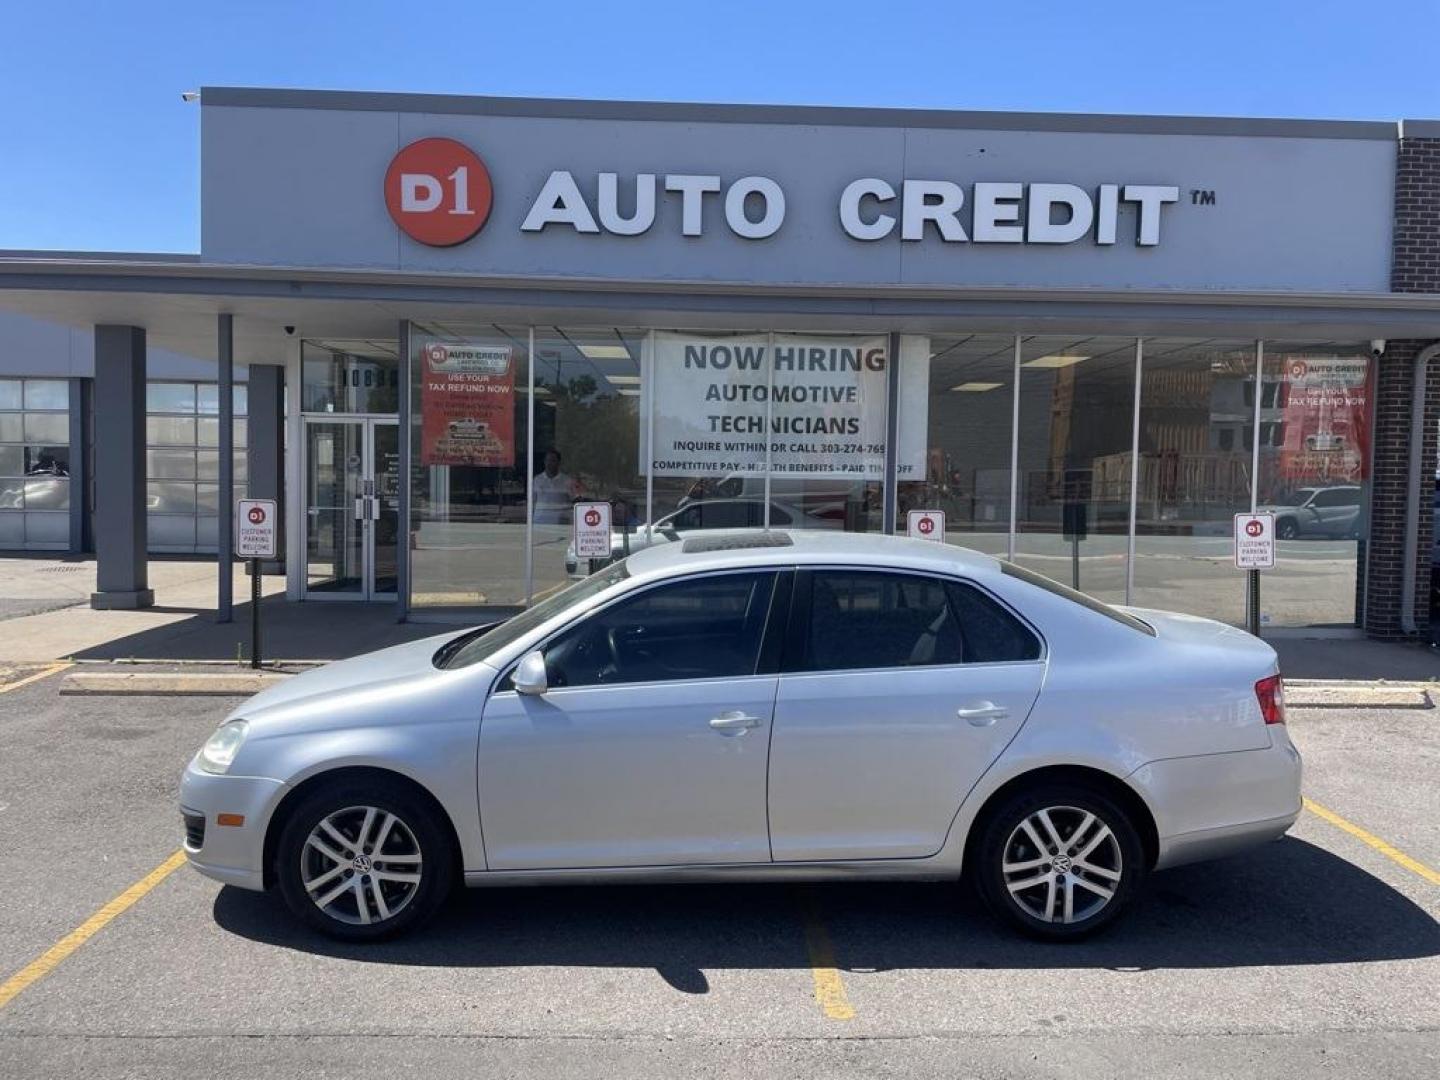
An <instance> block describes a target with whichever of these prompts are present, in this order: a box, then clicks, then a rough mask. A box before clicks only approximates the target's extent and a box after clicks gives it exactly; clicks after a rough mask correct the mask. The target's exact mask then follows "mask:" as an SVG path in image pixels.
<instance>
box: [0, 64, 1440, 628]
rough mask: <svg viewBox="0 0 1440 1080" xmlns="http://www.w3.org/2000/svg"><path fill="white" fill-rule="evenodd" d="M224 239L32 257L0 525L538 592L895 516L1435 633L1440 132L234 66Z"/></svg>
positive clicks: (1097, 570) (98, 545)
mask: <svg viewBox="0 0 1440 1080" xmlns="http://www.w3.org/2000/svg"><path fill="white" fill-rule="evenodd" d="M199 108H200V116H201V121H200V122H201V192H200V196H201V197H200V209H201V221H202V228H201V250H200V252H199V253H198V254H165V253H153V252H147V253H140V254H135V253H125V254H119V253H91V252H37V251H5V252H0V548H4V549H19V550H52V551H71V552H81V551H93V552H94V553H95V556H96V558H97V561H98V572H99V591H98V592H97V593H96V594H95V596H94V598H93V603H94V605H95V606H97V607H138V606H145V605H147V604H149V603H151V602H153V594H152V592H151V591H150V588H149V584H148V581H147V569H146V560H147V556H148V555H149V554H155V553H165V552H175V553H196V552H201V553H209V552H218V554H219V557H220V559H221V564H222V567H224V568H225V569H224V571H222V575H221V578H222V586H221V592H222V594H223V595H224V597H225V598H226V599H225V600H224V601H219V603H220V606H221V607H222V609H224V608H226V607H227V606H228V596H229V592H228V585H229V579H230V576H231V574H233V573H234V570H233V568H232V558H233V554H234V544H233V531H234V516H235V507H234V503H235V500H236V499H237V498H239V497H241V496H244V495H249V496H250V497H255V498H273V499H276V500H277V502H278V504H279V508H280V512H281V513H280V517H281V524H282V530H281V531H282V545H281V549H280V551H279V553H278V557H277V558H276V559H275V560H274V561H273V562H270V563H268V564H266V567H265V569H266V570H267V571H268V572H270V573H276V574H284V575H285V578H286V595H287V596H288V597H289V599H291V600H293V601H304V602H317V603H318V602H372V603H383V604H388V605H391V606H392V607H393V609H394V611H395V613H396V616H397V618H401V619H420V620H425V619H428V620H435V621H463V620H467V619H471V618H474V617H476V616H477V615H484V614H486V613H492V612H502V611H513V610H515V609H517V608H520V607H523V606H524V605H526V604H528V603H530V602H532V601H533V600H535V599H536V598H538V597H542V596H544V595H548V594H549V593H551V592H553V591H554V590H555V589H557V588H559V587H560V586H561V585H563V584H564V583H565V582H566V581H567V580H569V579H570V577H571V576H573V575H574V574H577V573H581V572H583V571H584V569H586V565H585V564H584V563H583V562H578V563H577V560H576V558H575V556H574V554H573V551H572V550H571V545H570V540H571V528H570V521H571V514H572V504H573V503H575V502H576V501H605V502H608V503H609V504H610V506H611V509H612V516H613V520H614V525H615V529H616V532H617V534H618V535H617V541H616V543H617V545H618V546H619V547H620V548H621V549H624V548H626V547H629V546H632V545H634V546H638V545H640V544H641V543H643V542H645V541H644V537H645V536H646V534H647V532H653V531H654V530H651V529H649V528H648V526H649V525H654V526H655V528H656V529H658V530H659V533H660V534H661V535H674V531H675V530H676V529H685V528H697V527H714V526H722V525H723V526H728V525H748V526H765V525H769V526H771V527H784V528H828V529H848V530H852V531H868V532H877V533H878V532H890V531H902V532H903V531H904V530H905V527H906V520H907V514H908V512H909V511H912V510H932V511H943V513H944V515H945V520H944V536H945V539H946V540H948V541H949V542H951V543H955V544H962V545H966V546H970V547H975V548H979V549H981V550H984V551H988V552H991V553H994V554H996V555H999V556H1001V557H1004V558H1008V559H1012V560H1015V561H1016V562H1018V563H1021V564H1023V565H1026V566H1029V567H1032V568H1033V569H1036V570H1039V571H1041V572H1042V573H1046V574H1048V575H1050V576H1052V577H1054V578H1057V579H1059V580H1061V581H1064V582H1066V583H1070V584H1076V585H1078V587H1079V588H1080V589H1081V590H1083V591H1085V592H1087V593H1089V594H1091V595H1093V596H1096V597H1098V598H1100V599H1103V600H1106V601H1109V602H1114V603H1130V604H1134V605H1138V606H1142V607H1164V608H1173V609H1177V610H1181V611H1188V612H1193V613H1196V614H1200V615H1206V616H1211V617H1214V618H1220V619H1224V620H1227V621H1230V622H1235V623H1239V622H1242V621H1243V619H1244V617H1245V612H1246V606H1245V605H1246V594H1245V576H1244V574H1243V573H1242V572H1241V571H1238V570H1236V569H1235V568H1234V565H1233V562H1232V558H1231V554H1232V553H1231V548H1232V540H1231V537H1232V523H1233V519H1234V516H1235V515H1236V514H1240V513H1247V512H1250V511H1253V510H1257V509H1259V510H1271V511H1273V512H1274V513H1275V515H1276V517H1275V520H1276V528H1277V534H1278V544H1277V559H1276V565H1275V568H1274V569H1273V570H1268V571H1265V572H1264V575H1263V586H1262V589H1261V596H1260V606H1261V614H1262V621H1263V623H1264V625H1265V626H1266V627H1267V628H1268V630H1269V631H1270V632H1275V633H1281V632H1303V633H1310V634H1314V633H1324V634H1336V635H1345V634H1354V635H1359V634H1368V635H1371V636H1376V637H1382V638H1396V637H1403V636H1407V635H1411V634H1424V633H1426V632H1427V631H1428V627H1429V621H1430V580H1431V546H1432V500H1433V498H1434V491H1435V473H1436V437H1435V436H1436V430H1437V421H1440V409H1437V406H1440V369H1437V370H1434V371H1432V370H1430V369H1431V367H1432V366H1433V365H1431V364H1430V360H1431V358H1432V356H1433V355H1435V354H1436V353H1440V122H1436V121H1408V120H1407V121H1403V122H1400V123H1394V122H1373V123H1372V122H1352V121H1344V122H1339V121H1334V122H1332V121H1308V120H1307V121H1300V120H1269V119H1263V120H1262V119H1210V118H1180V117H1147V116H1083V115H1058V114H1053V115H1052V114H1030V113H975V112H946V111H917V110H894V109H850V108H809V107H771V106H727V105H693V104H661V103H632V102H599V101H595V102H591V101H552V100H534V99H498V98H480V97H444V96H426V95H410V94H372V93H335V92H321V91H292V90H257V89H233V88H207V89H204V90H202V91H201V93H200V106H199Z"/></svg>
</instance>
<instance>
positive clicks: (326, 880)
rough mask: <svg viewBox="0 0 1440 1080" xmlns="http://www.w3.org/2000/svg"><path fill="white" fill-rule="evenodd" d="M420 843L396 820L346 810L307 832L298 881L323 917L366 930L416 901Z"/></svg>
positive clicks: (375, 811)
mask: <svg viewBox="0 0 1440 1080" xmlns="http://www.w3.org/2000/svg"><path fill="white" fill-rule="evenodd" d="M421 862H422V859H421V854H420V844H419V841H417V840H416V838H415V834H414V832H413V831H412V830H411V829H410V827H409V826H408V825H406V824H405V822H404V821H402V820H401V819H400V818H399V817H398V816H396V815H395V814H393V813H391V812H390V811H388V810H381V809H379V808H378V807H374V806H347V807H345V808H344V809H343V810H336V811H335V812H334V813H331V814H327V815H326V816H325V817H323V818H321V819H320V821H319V822H318V823H317V824H316V825H315V827H314V828H313V829H311V830H310V834H309V835H308V836H307V837H306V838H305V844H304V847H303V848H302V849H301V852H300V881H301V884H302V885H303V886H304V888H305V892H306V895H308V896H309V897H310V900H311V901H312V902H313V903H314V904H315V906H316V907H317V908H319V909H320V910H321V911H322V912H323V913H324V914H325V915H326V916H327V917H329V918H331V919H335V920H336V921H338V922H342V923H346V924H349V925H351V926H369V925H371V924H372V923H378V922H383V921H384V920H387V919H390V918H393V917H394V916H396V915H398V914H399V913H400V912H401V911H403V910H404V909H405V907H406V906H407V905H408V904H409V903H410V901H411V900H413V899H414V898H415V895H416V893H417V892H418V891H419V889H420V879H421V874H422V866H421Z"/></svg>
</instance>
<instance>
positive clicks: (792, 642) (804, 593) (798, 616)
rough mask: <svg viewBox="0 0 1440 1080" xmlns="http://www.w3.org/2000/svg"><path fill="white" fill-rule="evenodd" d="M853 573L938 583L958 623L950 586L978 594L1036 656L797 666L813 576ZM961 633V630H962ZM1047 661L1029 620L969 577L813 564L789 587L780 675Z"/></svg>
mask: <svg viewBox="0 0 1440 1080" xmlns="http://www.w3.org/2000/svg"><path fill="white" fill-rule="evenodd" d="M831 571H833V572H839V573H854V574H886V575H891V576H898V577H915V578H920V579H922V580H924V581H927V582H933V583H938V584H939V585H940V586H941V588H942V589H943V590H944V592H945V603H946V604H947V605H952V613H953V614H954V616H955V618H956V620H957V621H958V620H959V613H958V612H954V611H953V601H952V599H951V597H950V586H952V585H959V586H962V587H969V588H971V589H974V590H975V591H976V592H978V593H980V594H981V595H982V596H984V597H985V598H986V599H988V600H991V601H993V602H994V603H995V604H996V605H997V606H998V607H999V608H1000V609H1001V610H1002V611H1004V612H1006V613H1007V614H1009V615H1010V616H1011V617H1012V618H1014V619H1016V620H1017V621H1018V622H1019V623H1020V625H1021V626H1023V627H1024V628H1025V629H1026V630H1027V631H1028V632H1029V633H1031V634H1032V635H1034V637H1035V640H1036V641H1037V642H1039V645H1040V654H1039V655H1038V656H1036V657H1035V658H1034V659H1033V660H978V661H965V660H961V661H958V662H956V663H951V664H905V665H889V664H882V665H877V666H872V667H863V668H811V667H804V666H801V664H802V662H803V661H804V659H805V657H806V651H807V649H808V646H809V634H810V605H811V598H812V596H813V586H814V580H815V574H817V573H826V572H831ZM962 630H963V628H962ZM1049 658H1050V644H1049V642H1048V641H1046V639H1045V635H1044V634H1042V633H1041V632H1040V628H1039V627H1037V626H1036V625H1035V624H1034V623H1033V622H1032V621H1031V620H1029V619H1027V618H1026V617H1025V616H1024V615H1023V614H1022V613H1021V612H1019V611H1018V610H1016V608H1015V605H1014V604H1012V603H1010V602H1009V601H1007V600H1006V599H1005V598H1004V597H1003V596H1000V595H998V594H997V593H996V592H995V591H994V590H993V589H987V588H986V587H985V586H984V585H982V584H981V583H980V582H978V581H976V580H975V579H974V578H972V577H965V576H963V575H959V574H947V573H943V572H939V571H934V570H918V569H916V568H914V567H909V566H882V565H870V564H858V565H857V564H853V563H852V564H844V563H834V564H831V563H823V564H822V563H817V564H814V565H809V566H801V567H799V568H798V570H797V573H796V576H795V583H794V585H793V587H792V593H791V602H790V619H789V623H788V624H787V628H786V634H785V653H784V656H783V657H782V658H781V664H780V674H781V675H851V674H855V673H857V672H879V671H941V670H950V669H956V668H959V669H963V670H967V671H969V670H975V669H979V668H991V667H1011V666H1014V665H1017V664H1044V663H1046V662H1047V661H1048V660H1049Z"/></svg>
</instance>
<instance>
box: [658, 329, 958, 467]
mask: <svg viewBox="0 0 1440 1080" xmlns="http://www.w3.org/2000/svg"><path fill="white" fill-rule="evenodd" d="M653 340H654V344H653V351H647V353H646V360H645V371H644V380H643V382H642V390H643V392H644V393H646V394H647V395H651V396H653V397H654V401H655V442H654V453H653V454H652V455H650V462H651V466H652V468H653V471H654V474H655V475H656V476H687V477H694V476H729V475H734V474H740V475H758V474H762V473H764V471H765V468H766V463H767V461H768V462H769V466H770V471H771V474H772V475H774V476H777V477H790V478H794V479H802V480H803V479H807V478H844V479H853V480H866V479H879V478H881V477H883V476H884V473H885V394H886V370H887V367H888V365H889V357H888V355H887V351H888V350H887V341H886V338H885V337H883V336H875V337H815V336H802V335H796V334H775V335H774V336H773V337H771V336H769V335H765V334H750V335H728V334H715V335H700V334H678V333H657V334H655V335H654V336H653ZM915 341H916V342H917V343H919V344H916V345H914V347H913V348H912V347H910V346H909V345H908V343H907V345H906V346H902V348H905V349H906V354H905V365H906V372H907V377H906V381H905V385H904V387H902V394H903V395H904V399H903V400H902V401H901V403H900V409H901V414H902V415H903V416H904V417H905V423H904V424H902V425H901V430H902V433H905V434H903V435H902V443H901V446H900V447H899V454H898V461H899V472H900V476H901V478H902V479H905V478H910V477H914V476H918V475H923V473H924V457H925V443H924V437H925V431H926V408H927V404H928V397H927V393H926V390H927V387H928V385H929V378H928V374H927V372H928V365H929V359H930V352H929V341H928V339H926V338H917V339H915ZM647 404H648V399H647ZM640 433H641V435H640V438H641V460H642V461H643V460H645V457H646V455H645V439H646V437H647V434H648V432H647V425H645V424H641V425H640Z"/></svg>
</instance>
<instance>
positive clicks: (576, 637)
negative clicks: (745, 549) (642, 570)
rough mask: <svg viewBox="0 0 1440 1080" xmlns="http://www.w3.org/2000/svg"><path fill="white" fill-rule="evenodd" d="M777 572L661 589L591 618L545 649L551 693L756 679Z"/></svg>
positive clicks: (720, 576)
mask: <svg viewBox="0 0 1440 1080" xmlns="http://www.w3.org/2000/svg"><path fill="white" fill-rule="evenodd" d="M774 586H775V574H774V573H772V572H763V573H748V574H718V575H711V576H708V577H701V578H688V579H685V580H683V581H676V582H672V583H670V584H667V585H658V586H656V587H655V588H653V589H647V590H646V591H644V592H642V593H640V594H639V595H637V596H634V597H631V598H630V599H627V600H621V601H619V602H617V603H615V604H612V605H611V606H609V607H607V608H605V609H604V610H603V611H598V612H596V613H595V614H593V615H590V616H588V617H587V618H585V619H583V620H582V621H581V622H580V623H578V624H577V625H576V626H574V627H572V628H570V629H569V630H566V631H564V632H563V633H561V634H560V635H559V636H558V637H556V638H555V639H554V640H553V641H551V642H550V643H549V644H548V645H546V646H545V668H546V679H547V681H548V683H549V685H550V686H551V687H556V688H558V687H579V686H599V685H605V686H609V685H616V684H622V683H639V682H670V681H673V680H677V679H718V678H736V677H740V676H744V675H753V674H755V670H756V665H757V663H758V662H759V658H760V642H761V638H762V637H763V636H764V631H765V621H766V619H767V617H768V616H769V612H770V599H771V595H772V594H773V592H774Z"/></svg>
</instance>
